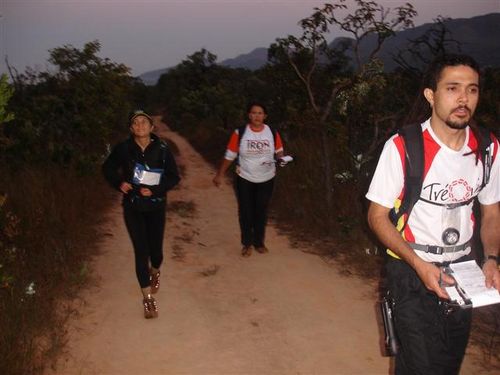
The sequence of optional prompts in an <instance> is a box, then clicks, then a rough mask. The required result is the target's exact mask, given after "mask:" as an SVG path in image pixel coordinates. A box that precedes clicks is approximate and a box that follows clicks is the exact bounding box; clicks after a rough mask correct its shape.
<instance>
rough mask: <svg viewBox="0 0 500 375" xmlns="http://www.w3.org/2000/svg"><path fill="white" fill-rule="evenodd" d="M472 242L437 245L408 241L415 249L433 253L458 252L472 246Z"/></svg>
mask: <svg viewBox="0 0 500 375" xmlns="http://www.w3.org/2000/svg"><path fill="white" fill-rule="evenodd" d="M471 244H472V241H471V240H469V241H467V242H466V243H463V244H461V245H456V246H435V245H421V244H418V243H414V242H408V245H410V247H411V248H412V249H413V250H420V251H425V252H426V253H431V254H437V255H441V254H445V253H456V252H458V251H463V250H465V249H467V248H468V247H470V246H471Z"/></svg>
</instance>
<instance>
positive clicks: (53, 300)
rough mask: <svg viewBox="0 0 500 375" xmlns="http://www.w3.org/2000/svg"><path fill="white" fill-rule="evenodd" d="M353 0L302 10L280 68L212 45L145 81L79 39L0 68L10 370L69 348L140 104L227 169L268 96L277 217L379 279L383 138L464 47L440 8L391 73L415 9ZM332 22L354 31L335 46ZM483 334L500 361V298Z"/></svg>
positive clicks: (488, 117)
mask: <svg viewBox="0 0 500 375" xmlns="http://www.w3.org/2000/svg"><path fill="white" fill-rule="evenodd" d="M356 4H357V8H356V9H355V10H354V11H353V12H352V13H351V14H348V15H346V16H343V18H339V17H338V16H337V14H338V13H339V11H341V10H343V8H344V1H342V0H339V1H337V2H335V3H332V4H326V5H325V6H324V7H322V8H319V9H315V10H314V11H313V13H312V15H311V16H310V17H307V18H305V19H303V20H302V21H300V26H301V28H302V34H301V35H299V36H285V37H280V38H277V39H276V42H275V43H273V44H272V45H271V46H269V47H270V49H269V51H270V53H269V62H268V64H267V65H266V66H264V67H263V68H261V69H259V70H256V71H250V70H246V69H232V68H228V67H223V66H220V65H218V64H217V57H216V56H215V55H214V54H212V53H211V52H210V51H207V50H205V49H202V50H200V51H196V52H195V53H193V54H192V55H190V56H187V58H186V59H185V60H184V61H183V62H182V63H180V64H179V65H177V66H176V67H174V68H172V69H170V70H169V71H168V72H167V73H166V74H164V75H163V76H162V77H161V78H160V80H159V82H158V83H157V85H156V86H153V87H146V86H144V85H143V84H142V83H141V82H139V81H138V80H136V79H134V78H132V77H131V76H130V73H129V69H128V68H127V67H126V66H124V65H122V64H118V63H115V62H112V61H110V60H109V59H106V58H101V57H98V53H99V50H100V44H99V42H98V41H93V42H89V43H87V44H86V45H85V46H84V47H83V49H82V50H78V49H76V48H74V47H73V46H70V45H68V46H62V47H60V48H56V49H53V50H51V51H50V60H49V62H50V63H51V64H52V66H53V69H52V70H51V71H44V72H35V71H31V70H28V71H26V72H23V73H21V74H19V73H18V72H17V71H15V70H14V69H11V71H10V73H11V81H10V83H9V82H8V80H7V79H6V77H3V78H2V79H1V80H0V173H1V174H2V176H4V179H3V181H4V183H3V184H2V186H1V188H0V332H2V334H1V335H0V373H2V374H36V373H41V372H42V371H43V369H44V367H47V366H50V363H51V359H52V358H54V356H55V355H56V354H57V353H58V352H59V351H60V350H61V348H63V347H64V344H65V332H64V329H63V328H61V327H63V326H64V324H63V323H64V321H65V319H67V317H68V316H69V315H70V314H71V305H70V303H68V301H70V300H71V298H74V297H75V295H76V292H77V290H78V288H80V287H81V286H82V285H84V284H85V282H86V281H87V276H88V273H89V263H90V261H91V259H92V256H93V255H95V254H96V251H97V250H96V249H97V245H98V243H99V240H100V238H102V233H100V232H99V230H98V227H99V224H100V221H101V220H102V219H103V218H104V214H105V212H106V210H107V208H108V207H109V205H110V204H115V202H114V201H112V195H111V192H110V190H109V189H108V188H107V186H106V185H105V183H104V181H103V180H102V178H101V175H100V171H99V167H100V163H101V162H102V160H103V157H104V156H105V155H106V153H107V152H108V150H109V144H110V143H114V142H115V141H116V139H120V138H123V137H124V136H125V135H126V133H127V126H126V119H127V114H128V112H129V111H130V110H131V109H133V108H137V107H140V108H144V109H146V110H149V111H152V110H154V109H157V110H158V111H160V112H161V114H162V115H163V117H164V119H165V121H166V123H167V124H168V125H169V126H170V127H171V128H172V129H174V130H176V131H178V132H179V133H180V134H182V135H183V136H185V137H186V138H188V139H189V141H190V142H191V143H192V144H193V146H194V147H195V148H196V149H197V150H198V151H199V152H200V153H201V154H202V155H204V157H205V158H206V159H207V160H208V161H210V162H211V163H212V164H213V165H214V166H215V165H217V164H218V162H219V161H220V159H221V158H222V156H223V153H224V148H225V145H226V142H227V139H228V137H229V135H230V133H231V132H232V131H233V130H234V129H235V128H236V127H238V126H240V125H242V124H244V122H245V119H246V115H245V113H244V112H245V108H246V104H247V103H248V102H250V101H253V100H259V101H262V102H263V103H265V104H266V105H267V107H268V110H269V118H268V121H267V122H268V123H269V124H271V125H273V126H274V127H276V128H277V129H278V130H279V131H280V133H281V134H282V136H283V138H284V142H285V147H286V151H287V153H289V154H291V155H293V156H294V157H295V161H294V162H293V164H290V165H289V166H287V167H286V168H283V169H281V170H280V171H279V175H278V178H277V186H276V189H275V193H274V198H273V203H272V204H273V207H272V208H273V214H272V219H273V221H275V222H276V223H277V225H278V226H279V228H280V229H281V230H283V231H285V232H286V233H287V234H289V235H290V236H292V238H294V240H295V242H297V243H300V241H307V242H313V243H314V244H316V245H317V246H316V247H317V248H318V253H319V255H321V256H324V257H333V258H335V259H337V260H338V261H339V262H340V264H345V266H346V269H349V272H350V273H352V274H357V275H362V276H363V277H369V278H372V279H376V278H378V277H380V270H381V264H382V261H383V254H384V251H383V248H382V247H381V246H380V245H379V244H378V243H377V242H376V241H375V240H374V238H373V237H372V236H371V235H370V232H369V231H368V230H367V227H366V223H365V217H366V202H365V199H364V193H365V192H366V190H367V184H368V183H369V181H370V178H371V174H372V172H373V168H374V164H375V163H376V160H377V158H378V153H379V152H380V149H381V146H382V145H383V142H384V141H385V140H386V139H387V137H388V136H389V135H390V134H392V133H393V132H394V131H395V130H396V129H397V128H398V127H399V126H400V125H401V124H404V123H406V122H407V121H409V119H410V118H413V117H412V113H411V108H412V106H413V104H414V101H415V98H416V97H417V91H418V87H419V82H420V78H421V74H422V72H421V70H420V69H421V68H420V67H421V66H422V65H423V63H425V61H424V60H423V59H424V57H425V56H427V58H429V57H432V56H435V55H437V54H439V53H443V52H446V51H456V50H457V49H459V44H457V43H456V42H454V41H453V40H452V38H451V36H450V35H447V31H446V30H445V29H444V25H443V23H442V19H439V18H438V19H437V20H436V23H435V30H436V31H439V32H435V33H429V34H426V35H424V36H422V38H421V39H418V40H416V41H415V43H416V44H415V45H414V46H412V47H411V48H412V50H413V51H414V50H418V51H420V52H421V59H422V60H421V61H419V57H418V56H414V55H411V58H408V57H405V56H407V55H405V53H403V52H401V51H400V53H399V54H397V56H395V58H396V59H397V60H398V62H399V64H400V68H399V69H397V70H396V71H393V72H386V71H385V70H384V67H383V64H382V63H381V62H380V61H379V60H378V59H377V53H378V51H379V50H380V46H381V44H383V43H385V41H386V40H388V39H389V38H390V37H391V36H392V35H393V34H394V33H395V32H396V31H399V30H402V29H404V28H407V27H411V26H412V20H413V18H414V17H415V15H416V10H415V9H414V8H413V7H412V6H411V5H409V4H405V5H402V6H401V7H400V8H395V9H393V10H392V11H391V12H389V13H386V12H385V10H383V9H382V8H381V7H380V6H379V5H377V4H376V3H374V2H371V1H361V0H359V1H356ZM335 28H337V29H338V28H341V29H343V30H344V31H347V32H348V33H350V34H351V36H352V37H353V39H352V40H351V41H350V42H348V43H347V42H346V43H340V44H337V45H331V44H329V43H328V42H327V40H326V38H327V37H328V31H329V30H334V29H335ZM368 37H371V38H374V40H376V41H378V42H377V43H375V44H374V47H373V50H372V51H371V53H370V55H369V57H368V59H366V58H365V57H361V56H358V55H357V51H358V47H359V44H360V43H362V42H363V41H364V40H365V38H368ZM419 63H420V64H419ZM484 76H485V80H484V83H483V91H482V94H481V104H480V105H481V106H480V108H479V109H478V114H477V119H478V121H479V122H480V123H481V124H482V125H484V126H486V127H489V128H490V129H492V130H493V131H494V132H496V134H497V135H499V131H500V128H499V126H500V125H499V124H498V118H500V116H499V115H500V114H499V113H498V111H499V110H500V107H499V106H498V103H499V102H500V92H499V91H498V90H497V88H498V86H499V85H500V69H498V68H495V69H488V70H487V71H485V74H484ZM419 114H421V115H426V113H419ZM207 178H210V177H209V176H207ZM181 203H182V202H172V207H174V209H175V210H176V212H177V213H178V214H179V215H182V214H183V213H186V217H189V214H190V213H191V212H192V211H193V210H194V208H193V207H188V206H189V205H188V204H187V203H183V204H181ZM188 203H189V202H188ZM217 267H218V266H216V265H214V267H213V269H207V270H206V271H204V273H203V276H206V277H208V276H211V275H213V274H215V273H216V272H217ZM472 341H473V342H474V343H476V344H478V345H480V347H481V348H483V350H484V355H485V363H486V365H488V366H490V367H491V366H495V365H498V363H500V357H499V356H500V354H499V353H498V351H497V350H496V348H497V347H498V346H499V344H500V313H499V311H498V308H497V309H495V308H489V309H488V308H484V309H481V311H479V313H478V314H476V318H475V322H474V330H473V337H472Z"/></svg>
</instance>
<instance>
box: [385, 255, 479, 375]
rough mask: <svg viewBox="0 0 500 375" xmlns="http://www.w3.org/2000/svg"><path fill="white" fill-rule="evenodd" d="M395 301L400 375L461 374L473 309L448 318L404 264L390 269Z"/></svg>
mask: <svg viewBox="0 0 500 375" xmlns="http://www.w3.org/2000/svg"><path fill="white" fill-rule="evenodd" d="M386 270H387V278H388V286H389V290H390V292H391V294H392V296H393V298H394V301H395V305H394V323H395V326H396V334H397V336H398V339H399V342H400V350H399V352H398V354H397V356H396V375H401V374H412V375H416V374H422V375H452V374H458V373H459V371H460V365H461V363H462V359H463V357H464V354H465V348H466V347H467V341H468V340H469V331H470V324H471V313H472V311H471V310H472V309H461V308H458V309H457V310H456V311H454V312H452V313H449V314H448V315H445V313H444V307H443V306H442V305H441V304H440V303H439V299H438V297H437V296H436V294H434V293H433V292H431V291H429V290H427V288H426V287H425V286H424V285H423V284H422V281H420V278H419V277H418V276H417V274H416V272H415V271H414V270H413V268H411V267H410V266H409V265H408V264H406V263H405V262H404V261H401V260H397V259H390V260H388V262H387V265H386Z"/></svg>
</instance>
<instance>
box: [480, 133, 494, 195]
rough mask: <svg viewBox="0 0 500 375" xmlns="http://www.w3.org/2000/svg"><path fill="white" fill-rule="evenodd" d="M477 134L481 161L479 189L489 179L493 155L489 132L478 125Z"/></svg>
mask: <svg viewBox="0 0 500 375" xmlns="http://www.w3.org/2000/svg"><path fill="white" fill-rule="evenodd" d="M478 130H479V131H478V136H479V139H478V140H477V144H478V147H479V154H480V155H481V161H482V163H483V181H482V183H481V189H482V188H483V187H485V186H486V184H487V183H488V182H489V181H490V172H491V164H492V163H493V156H492V152H491V151H492V150H490V148H491V142H492V139H491V132H490V131H489V130H488V129H486V128H484V127H482V126H478Z"/></svg>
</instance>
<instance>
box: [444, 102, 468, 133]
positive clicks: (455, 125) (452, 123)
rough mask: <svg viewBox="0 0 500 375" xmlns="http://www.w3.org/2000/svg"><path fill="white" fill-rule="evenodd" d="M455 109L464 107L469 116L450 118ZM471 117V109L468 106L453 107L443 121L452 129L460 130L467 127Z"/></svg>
mask: <svg viewBox="0 0 500 375" xmlns="http://www.w3.org/2000/svg"><path fill="white" fill-rule="evenodd" d="M457 109H466V110H467V112H468V113H469V116H467V118H464V119H461V120H452V119H451V116H452V115H453V112H455V111H456V110H457ZM471 118H472V111H471V110H470V108H469V107H467V106H465V107H459V108H455V109H454V110H453V111H451V114H450V116H448V118H447V119H446V120H445V122H444V123H445V124H446V125H448V126H449V127H450V128H452V129H457V130H462V129H465V128H466V127H467V125H469V121H470V119H471Z"/></svg>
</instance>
